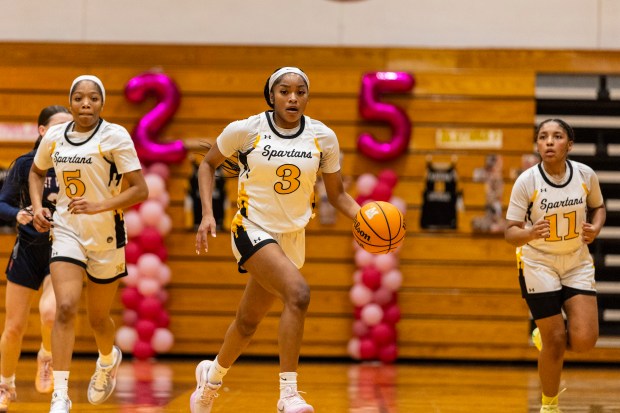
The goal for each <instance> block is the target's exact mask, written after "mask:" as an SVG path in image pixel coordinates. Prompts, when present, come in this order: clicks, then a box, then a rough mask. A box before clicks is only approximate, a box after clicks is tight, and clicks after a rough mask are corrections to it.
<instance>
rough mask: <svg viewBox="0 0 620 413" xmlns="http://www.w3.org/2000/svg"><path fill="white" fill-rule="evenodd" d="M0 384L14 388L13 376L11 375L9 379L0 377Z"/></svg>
mask: <svg viewBox="0 0 620 413" xmlns="http://www.w3.org/2000/svg"><path fill="white" fill-rule="evenodd" d="M0 384H6V385H7V386H9V387H15V375H14V374H13V375H12V376H11V377H4V376H1V377H0Z"/></svg>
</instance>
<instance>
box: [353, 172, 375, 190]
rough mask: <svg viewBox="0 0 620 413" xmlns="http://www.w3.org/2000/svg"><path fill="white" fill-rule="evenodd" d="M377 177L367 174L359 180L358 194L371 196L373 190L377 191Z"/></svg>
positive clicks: (357, 185) (357, 184) (356, 184)
mask: <svg viewBox="0 0 620 413" xmlns="http://www.w3.org/2000/svg"><path fill="white" fill-rule="evenodd" d="M377 182H378V180H377V177H376V176H374V175H373V174H370V173H365V174H362V175H360V176H359V178H357V181H355V187H356V189H357V194H358V195H361V196H369V195H370V194H371V193H372V190H373V189H375V185H377Z"/></svg>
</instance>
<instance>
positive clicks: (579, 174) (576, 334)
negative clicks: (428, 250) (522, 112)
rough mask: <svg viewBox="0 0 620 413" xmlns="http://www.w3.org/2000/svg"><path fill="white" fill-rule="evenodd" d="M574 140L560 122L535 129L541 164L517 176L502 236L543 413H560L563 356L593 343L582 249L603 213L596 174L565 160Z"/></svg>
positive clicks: (591, 298) (588, 260) (593, 312)
mask: <svg viewBox="0 0 620 413" xmlns="http://www.w3.org/2000/svg"><path fill="white" fill-rule="evenodd" d="M574 141H575V134H574V131H573V129H572V128H571V127H570V126H569V125H568V124H567V123H566V122H564V121H562V120H561V119H547V120H545V121H543V122H541V123H540V125H539V126H538V127H537V129H536V134H535V142H536V147H537V150H538V153H539V155H540V157H541V159H542V161H541V162H540V163H539V164H537V165H534V166H532V167H531V168H529V169H527V170H526V171H524V172H523V173H522V174H521V175H519V177H518V178H517V180H516V182H515V184H514V187H513V189H512V194H511V196H510V205H509V206H508V211H507V213H506V219H507V226H506V230H505V238H506V241H508V242H509V243H510V244H512V245H514V246H516V247H517V263H518V268H519V282H520V285H521V292H522V295H523V297H524V298H525V300H526V302H527V305H528V307H529V309H530V312H531V313H532V316H533V318H534V321H535V322H536V326H537V328H536V329H535V330H534V333H533V335H532V338H533V341H534V343H535V344H536V346H537V347H538V349H539V350H540V353H539V356H538V373H539V377H540V381H541V385H542V407H541V409H540V411H541V413H552V412H559V411H560V410H559V407H558V395H559V393H560V378H561V374H562V366H563V362H564V353H565V352H566V351H567V350H570V351H576V352H584V351H587V350H590V349H591V348H593V347H594V345H595V344H596V340H597V338H598V309H597V303H596V289H595V282H594V264H593V261H592V257H591V256H590V253H589V250H588V244H590V243H591V242H592V241H594V239H595V238H596V237H597V236H598V234H599V233H600V231H601V228H602V227H603V225H604V223H605V218H606V212H605V204H604V201H603V196H602V194H601V188H600V186H599V182H598V178H597V176H596V174H595V173H594V171H593V170H592V169H591V168H590V167H588V166H586V165H584V164H582V163H579V162H574V161H571V160H569V159H568V153H569V152H570V150H571V149H572V147H573V143H574ZM563 312H564V313H565V315H566V322H565V320H564V317H563V315H562V313H563Z"/></svg>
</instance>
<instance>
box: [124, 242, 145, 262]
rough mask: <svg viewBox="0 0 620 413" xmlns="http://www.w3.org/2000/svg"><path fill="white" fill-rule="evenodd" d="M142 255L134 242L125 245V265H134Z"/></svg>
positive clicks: (140, 248) (138, 246)
mask: <svg viewBox="0 0 620 413" xmlns="http://www.w3.org/2000/svg"><path fill="white" fill-rule="evenodd" d="M140 255H142V247H141V246H140V244H138V242H136V241H129V242H127V245H125V261H126V262H127V264H135V263H136V262H138V258H140Z"/></svg>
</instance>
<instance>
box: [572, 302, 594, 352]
mask: <svg viewBox="0 0 620 413" xmlns="http://www.w3.org/2000/svg"><path fill="white" fill-rule="evenodd" d="M564 311H565V312H566V319H567V328H568V350H570V351H576V352H584V351H588V350H591V349H592V348H593V347H594V345H595V344H596V340H597V339H598V332H599V326H598V306H597V303H596V296H595V295H585V294H577V295H574V296H572V297H571V298H569V299H567V300H566V301H565V302H564Z"/></svg>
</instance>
